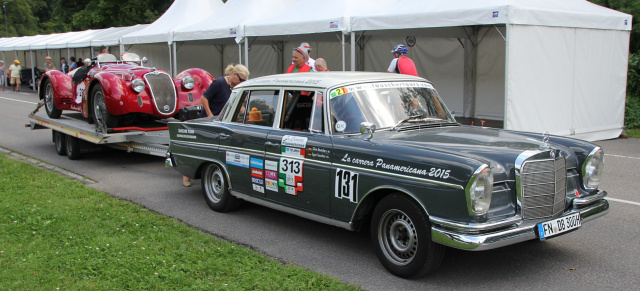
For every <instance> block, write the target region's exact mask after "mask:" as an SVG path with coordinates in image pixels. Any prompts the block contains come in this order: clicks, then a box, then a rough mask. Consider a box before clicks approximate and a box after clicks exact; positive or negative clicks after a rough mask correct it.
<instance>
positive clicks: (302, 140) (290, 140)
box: [280, 135, 307, 149]
mask: <svg viewBox="0 0 640 291" xmlns="http://www.w3.org/2000/svg"><path fill="white" fill-rule="evenodd" d="M280 145H282V146H283V147H296V148H302V149H304V148H305V147H307V138H306V137H303V136H294V135H285V136H283V137H282V141H281V142H280Z"/></svg>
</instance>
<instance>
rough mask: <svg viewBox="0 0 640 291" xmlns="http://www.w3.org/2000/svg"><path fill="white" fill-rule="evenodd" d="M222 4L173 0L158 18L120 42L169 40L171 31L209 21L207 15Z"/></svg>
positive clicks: (209, 0) (200, 0) (135, 42)
mask: <svg viewBox="0 0 640 291" xmlns="http://www.w3.org/2000/svg"><path fill="white" fill-rule="evenodd" d="M222 5H223V3H222V1H220V0H175V1H174V2H173V4H171V7H169V9H167V11H166V12H165V13H164V14H163V15H162V16H160V18H158V19H157V20H156V21H154V22H153V23H151V24H149V25H148V26H147V27H145V28H143V29H140V30H138V31H136V32H132V33H129V34H126V35H124V36H123V37H122V42H123V43H124V44H137V43H156V42H171V40H172V38H171V33H172V31H174V30H176V29H179V28H181V27H186V26H189V25H191V24H194V23H196V22H199V21H201V20H203V21H211V20H212V19H211V18H210V17H209V16H210V15H211V14H213V13H214V11H216V10H218V7H221V6H222Z"/></svg>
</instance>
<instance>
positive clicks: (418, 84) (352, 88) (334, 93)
mask: <svg viewBox="0 0 640 291" xmlns="http://www.w3.org/2000/svg"><path fill="white" fill-rule="evenodd" d="M385 88H427V89H434V87H433V85H431V84H429V83H425V82H380V83H366V84H358V85H351V86H346V87H340V88H336V89H333V90H331V93H330V94H329V96H330V98H336V97H339V96H342V95H345V94H348V93H352V92H357V91H363V90H372V89H385Z"/></svg>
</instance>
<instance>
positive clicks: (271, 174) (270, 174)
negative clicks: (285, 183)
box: [264, 170, 278, 180]
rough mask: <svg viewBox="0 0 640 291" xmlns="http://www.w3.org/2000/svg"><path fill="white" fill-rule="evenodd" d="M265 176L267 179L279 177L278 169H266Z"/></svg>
mask: <svg viewBox="0 0 640 291" xmlns="http://www.w3.org/2000/svg"><path fill="white" fill-rule="evenodd" d="M264 177H265V178H267V179H274V180H276V179H278V172H276V171H269V170H265V171H264Z"/></svg>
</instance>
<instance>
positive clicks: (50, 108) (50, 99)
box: [44, 79, 62, 118]
mask: <svg viewBox="0 0 640 291" xmlns="http://www.w3.org/2000/svg"><path fill="white" fill-rule="evenodd" d="M44 109H45V110H46V111H47V116H49V117H50V118H60V115H61V114H62V110H60V109H58V108H57V107H56V104H55V101H54V96H53V86H52V85H51V81H50V80H49V79H47V80H46V81H44Z"/></svg>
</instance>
